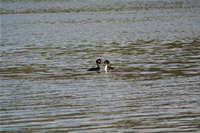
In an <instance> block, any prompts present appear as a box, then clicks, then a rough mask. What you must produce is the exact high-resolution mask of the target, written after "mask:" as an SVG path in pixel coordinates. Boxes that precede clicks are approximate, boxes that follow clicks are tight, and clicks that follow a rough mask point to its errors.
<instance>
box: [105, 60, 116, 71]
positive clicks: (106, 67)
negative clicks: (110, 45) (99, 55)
mask: <svg viewBox="0 0 200 133" xmlns="http://www.w3.org/2000/svg"><path fill="white" fill-rule="evenodd" d="M104 64H106V66H105V71H106V72H107V71H108V70H113V69H114V67H111V66H109V65H108V64H109V61H108V60H105V61H104Z"/></svg>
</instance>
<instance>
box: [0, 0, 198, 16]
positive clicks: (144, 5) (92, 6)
mask: <svg viewBox="0 0 200 133" xmlns="http://www.w3.org/2000/svg"><path fill="white" fill-rule="evenodd" d="M198 2H199V1H198V0H193V1H187V2H186V1H180V0H178V1H173V2H172V1H129V0H126V1H123V2H121V1H118V0H115V1H109V2H105V1H87V0H85V1H79V0H78V1H76V0H75V1H43V0H41V1H26V0H25V1H24V0H23V1H21V0H20V1H2V5H4V6H3V7H1V14H31V13H71V12H77V13H79V12H104V11H106V12H108V11H115V12H117V11H133V10H135V11H137V10H152V9H154V10H155V9H176V8H182V9H185V8H186V9H188V8H199V3H198ZM49 3H54V4H49ZM13 5H15V6H16V8H17V10H16V9H14V8H13ZM23 5H27V6H25V7H24V6H23ZM69 5H70V6H69Z"/></svg>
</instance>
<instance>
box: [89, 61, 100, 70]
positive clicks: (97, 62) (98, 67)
mask: <svg viewBox="0 0 200 133" xmlns="http://www.w3.org/2000/svg"><path fill="white" fill-rule="evenodd" d="M99 64H101V59H97V60H96V65H97V67H95V68H89V69H88V70H87V71H99V70H100V66H99Z"/></svg>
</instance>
